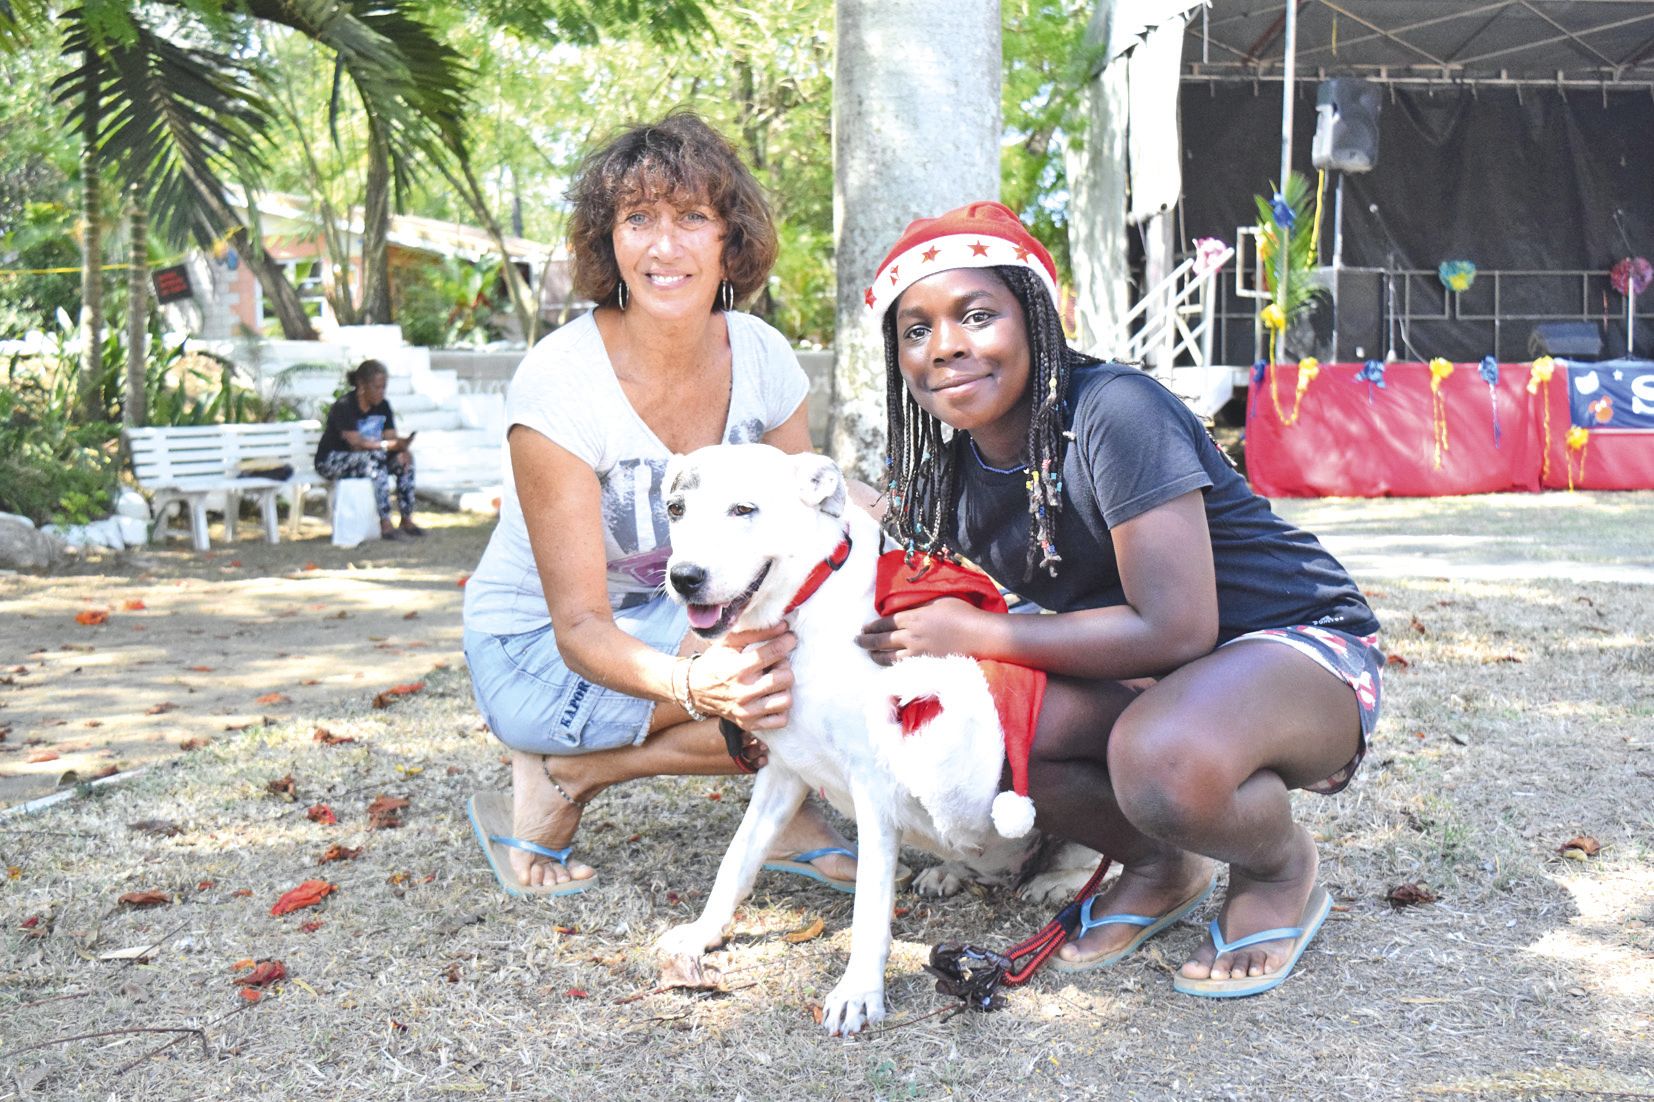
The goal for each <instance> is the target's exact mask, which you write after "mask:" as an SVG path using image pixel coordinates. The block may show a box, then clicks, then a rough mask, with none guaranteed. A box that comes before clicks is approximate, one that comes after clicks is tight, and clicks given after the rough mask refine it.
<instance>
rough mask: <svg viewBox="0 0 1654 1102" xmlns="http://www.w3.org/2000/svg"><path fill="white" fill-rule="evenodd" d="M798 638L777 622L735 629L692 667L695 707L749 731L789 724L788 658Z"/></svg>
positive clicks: (790, 671) (791, 697)
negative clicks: (754, 628) (760, 628)
mask: <svg viewBox="0 0 1654 1102" xmlns="http://www.w3.org/2000/svg"><path fill="white" fill-rule="evenodd" d="M796 646H798V637H797V636H796V635H794V634H793V633H792V632H791V631H789V630H788V629H787V625H786V624H784V623H782V624H777V625H776V626H775V627H773V628H768V629H766V630H764V631H744V632H730V633H729V634H728V635H726V636H724V637H723V638H721V639H719V640H718V641H717V642H715V643H713V644H712V645H711V646H709V647H707V648H706V650H704V651H702V652H701V656H700V658H699V659H697V660H696V662H695V664H694V665H693V666H692V667H691V668H690V674H691V683H690V693H691V696H692V698H693V700H694V704H695V707H696V708H697V709H698V710H699V711H701V712H704V713H706V714H707V715H714V716H722V717H724V718H726V719H729V720H732V721H734V723H735V724H736V725H737V726H739V727H740V728H741V729H742V730H743V731H749V732H750V731H773V730H776V729H778V728H781V727H785V726H786V725H787V711H788V709H790V708H791V707H792V702H793V694H792V688H793V672H792V665H791V661H790V660H789V658H788V656H789V655H790V654H792V652H793V648H794V647H796Z"/></svg>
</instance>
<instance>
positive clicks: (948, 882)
mask: <svg viewBox="0 0 1654 1102" xmlns="http://www.w3.org/2000/svg"><path fill="white" fill-rule="evenodd" d="M974 879H975V877H974V876H973V875H972V874H971V870H970V869H969V868H968V867H967V866H965V865H962V864H960V863H959V862H957V861H943V862H942V863H941V864H940V865H932V866H931V867H930V868H928V869H922V870H920V872H919V874H918V875H917V876H915V877H914V878H913V890H914V891H916V892H918V893H919V894H920V895H934V896H938V897H942V898H945V897H947V896H950V895H958V894H959V892H961V891H962V890H964V888H965V885H967V884H969V883H970V882H971V881H972V880H974Z"/></svg>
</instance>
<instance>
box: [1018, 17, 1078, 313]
mask: <svg viewBox="0 0 1654 1102" xmlns="http://www.w3.org/2000/svg"><path fill="white" fill-rule="evenodd" d="M1091 6H1092V5H1091V4H1089V3H1083V2H1080V0H1006V2H1005V3H1003V4H1002V5H1000V11H1001V19H1002V26H1001V42H1002V47H1001V49H1002V50H1003V53H1004V58H1005V61H1004V77H1003V79H1004V85H1003V87H1002V89H1001V94H1000V99H1001V106H1000V110H1001V112H1002V114H1003V116H1004V127H1005V136H1006V139H1007V140H1006V142H1005V144H1004V145H1002V146H1001V148H1000V161H999V172H1000V181H999V186H1000V201H1001V202H1003V203H1004V204H1005V205H1006V206H1008V207H1010V208H1011V209H1012V210H1014V211H1016V212H1017V213H1018V214H1020V215H1021V216H1022V218H1023V221H1025V222H1027V223H1028V226H1029V228H1030V229H1031V230H1032V231H1033V234H1034V236H1035V237H1037V238H1039V240H1040V243H1041V244H1043V245H1044V246H1045V247H1046V248H1047V249H1050V250H1051V256H1052V259H1054V260H1055V261H1056V263H1057V273H1058V276H1059V278H1060V279H1062V280H1063V281H1067V280H1068V279H1069V271H1070V262H1069V259H1068V213H1067V210H1068V172H1067V168H1066V167H1065V164H1064V160H1063V147H1064V145H1065V143H1066V141H1067V140H1068V138H1069V136H1070V135H1072V134H1073V133H1074V132H1075V131H1076V130H1083V129H1084V120H1083V119H1081V118H1080V116H1079V109H1080V89H1081V87H1082V86H1083V85H1084V82H1085V80H1086V79H1087V78H1088V77H1089V75H1090V61H1089V55H1088V53H1087V51H1086V47H1085V29H1086V19H1087V17H1088V16H1089V14H1090V11H1091Z"/></svg>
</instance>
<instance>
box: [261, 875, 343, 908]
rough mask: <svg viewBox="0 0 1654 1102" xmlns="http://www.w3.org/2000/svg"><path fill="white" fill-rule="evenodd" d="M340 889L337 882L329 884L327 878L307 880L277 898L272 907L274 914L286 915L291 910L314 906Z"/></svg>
mask: <svg viewBox="0 0 1654 1102" xmlns="http://www.w3.org/2000/svg"><path fill="white" fill-rule="evenodd" d="M338 890H339V886H338V885H337V884H329V883H328V882H327V881H326V880H306V881H305V882H304V883H302V884H300V885H299V886H298V887H296V888H293V889H291V890H290V891H288V892H286V893H284V894H283V895H282V897H281V898H280V899H278V900H276V905H275V906H274V907H271V908H270V913H271V914H273V915H284V914H287V913H288V912H290V911H298V910H303V909H304V908H305V907H314V906H315V905H316V904H318V903H320V902H321V901H322V900H323V899H325V898H327V896H328V895H329V894H331V893H333V892H336V891H338Z"/></svg>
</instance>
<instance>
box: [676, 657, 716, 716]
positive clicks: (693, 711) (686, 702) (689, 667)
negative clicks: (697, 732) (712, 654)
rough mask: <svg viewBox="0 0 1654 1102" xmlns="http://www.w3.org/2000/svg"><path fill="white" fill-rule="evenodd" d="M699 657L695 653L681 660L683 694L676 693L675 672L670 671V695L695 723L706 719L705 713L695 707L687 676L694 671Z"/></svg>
mask: <svg viewBox="0 0 1654 1102" xmlns="http://www.w3.org/2000/svg"><path fill="white" fill-rule="evenodd" d="M699 657H700V654H699V653H696V654H692V655H690V656H689V657H688V658H685V659H684V660H683V663H682V669H683V692H682V693H679V692H678V687H677V685H676V681H677V670H676V669H674V670H673V671H672V674H673V682H674V684H673V686H672V695H673V696H675V697H677V700H678V704H679V706H681V707H682V708H683V710H684V711H685V712H686V713H688V715H689V718H690V719H693V720H696V721H700V720H703V719H706V718H707V715H706V713H704V712H702V711H701V710H700V709H698V708H696V707H695V696H694V693H693V692H692V691H691V690H690V688H689V675H690V673H691V672H692V671H693V670H694V669H695V660H696V659H697V658H699Z"/></svg>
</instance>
